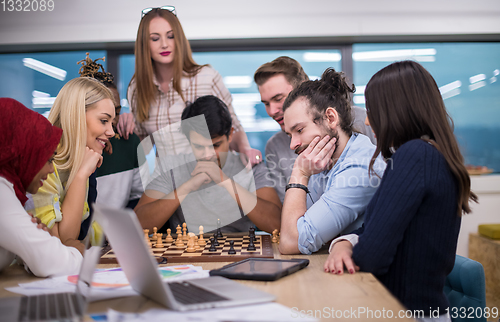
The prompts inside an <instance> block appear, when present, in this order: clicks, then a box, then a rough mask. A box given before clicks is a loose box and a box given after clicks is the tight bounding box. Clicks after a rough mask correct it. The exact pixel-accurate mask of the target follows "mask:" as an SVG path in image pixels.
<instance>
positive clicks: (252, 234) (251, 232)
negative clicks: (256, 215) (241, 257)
mask: <svg viewBox="0 0 500 322" xmlns="http://www.w3.org/2000/svg"><path fill="white" fill-rule="evenodd" d="M248 237H249V239H250V240H251V241H253V242H255V241H256V240H257V239H256V238H255V227H250V229H249V230H248Z"/></svg>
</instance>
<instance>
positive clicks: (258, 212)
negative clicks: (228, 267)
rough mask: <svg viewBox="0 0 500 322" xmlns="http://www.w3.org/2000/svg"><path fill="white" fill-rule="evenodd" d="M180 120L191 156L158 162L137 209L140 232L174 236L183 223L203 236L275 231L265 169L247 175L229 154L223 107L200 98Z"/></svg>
mask: <svg viewBox="0 0 500 322" xmlns="http://www.w3.org/2000/svg"><path fill="white" fill-rule="evenodd" d="M181 120H182V121H181V125H180V130H181V132H182V133H183V134H184V135H185V136H186V137H187V139H188V140H189V143H190V145H191V148H192V151H193V153H189V154H180V155H176V156H171V157H169V158H167V159H166V160H157V164H158V167H159V168H161V170H159V171H157V172H155V178H154V179H153V180H152V181H151V182H150V183H149V184H148V186H147V188H146V191H145V193H144V194H143V195H142V197H141V199H140V200H139V203H138V204H137V207H136V208H135V212H136V213H137V216H138V218H139V221H140V222H141V225H142V227H143V228H148V229H150V230H151V229H152V228H153V227H162V228H160V229H159V231H160V232H163V231H165V230H166V229H167V228H171V229H173V230H174V231H175V228H176V227H177V225H182V223H183V222H186V224H187V228H188V230H189V231H191V232H195V233H198V227H199V226H200V225H202V226H204V228H205V231H206V232H210V231H213V230H216V229H217V228H221V230H222V232H238V231H248V229H249V228H250V227H252V226H254V225H255V226H257V227H258V228H259V229H261V230H264V231H267V232H272V231H273V230H274V229H278V228H279V227H280V215H281V202H280V201H279V198H278V195H277V194H276V191H275V190H274V188H273V187H272V182H270V181H269V179H268V174H267V172H268V170H267V168H266V166H265V165H264V163H260V164H257V165H255V166H254V167H253V168H252V169H251V170H250V169H248V167H246V165H244V164H243V163H242V162H241V158H240V157H239V156H238V155H237V154H236V153H234V152H232V151H229V143H230V142H231V139H232V136H233V128H232V121H231V114H230V113H229V110H228V108H227V107H226V105H225V104H224V102H223V101H221V100H220V99H219V98H217V97H215V96H212V95H207V96H202V97H200V98H198V99H196V101H194V102H193V103H192V104H190V105H188V106H187V107H186V108H185V109H184V111H183V113H182V117H181ZM219 220H220V222H219ZM167 221H168V222H167ZM218 225H220V226H221V227H218Z"/></svg>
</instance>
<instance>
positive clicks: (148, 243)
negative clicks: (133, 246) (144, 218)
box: [143, 229, 152, 248]
mask: <svg viewBox="0 0 500 322" xmlns="http://www.w3.org/2000/svg"><path fill="white" fill-rule="evenodd" d="M143 231H144V239H145V240H146V245H148V246H149V248H151V247H152V244H151V240H150V239H149V229H144V230H143Z"/></svg>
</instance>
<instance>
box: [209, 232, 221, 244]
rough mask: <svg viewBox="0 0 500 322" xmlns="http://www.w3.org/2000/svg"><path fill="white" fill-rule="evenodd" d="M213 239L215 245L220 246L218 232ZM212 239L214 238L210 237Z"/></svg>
mask: <svg viewBox="0 0 500 322" xmlns="http://www.w3.org/2000/svg"><path fill="white" fill-rule="evenodd" d="M213 239H214V245H215V246H219V245H220V244H219V241H218V240H217V233H214V237H213ZM210 241H212V238H210Z"/></svg>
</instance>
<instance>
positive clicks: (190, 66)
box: [130, 8, 206, 122]
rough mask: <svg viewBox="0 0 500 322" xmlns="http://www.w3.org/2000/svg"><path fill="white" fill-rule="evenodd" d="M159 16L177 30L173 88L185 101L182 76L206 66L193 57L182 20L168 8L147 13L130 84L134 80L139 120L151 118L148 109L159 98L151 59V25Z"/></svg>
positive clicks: (174, 31)
mask: <svg viewBox="0 0 500 322" xmlns="http://www.w3.org/2000/svg"><path fill="white" fill-rule="evenodd" d="M156 17H161V18H163V19H165V20H166V21H167V22H168V23H169V24H170V26H171V27H172V31H173V33H174V42H175V49H174V76H173V82H172V87H173V88H174V90H175V91H176V92H177V93H179V95H180V96H181V98H182V100H183V101H185V99H184V95H183V94H182V89H181V79H182V76H183V75H188V76H194V75H196V74H197V73H198V72H199V71H200V69H201V68H202V67H203V66H206V65H198V64H197V63H196V62H195V61H194V59H193V56H192V51H191V46H190V44H189V41H188V40H187V38H186V35H185V34H184V30H182V26H181V23H180V22H179V19H177V17H176V16H175V15H174V14H172V13H171V12H170V11H168V10H164V9H160V8H156V9H153V10H151V11H150V12H149V13H148V14H146V15H145V16H144V17H143V18H142V20H141V22H140V24H139V29H138V31H137V39H136V41H135V74H134V76H132V80H131V81H130V83H132V82H133V81H135V85H136V86H135V90H134V92H133V93H132V101H133V103H132V102H130V104H135V105H136V106H137V112H136V119H137V121H138V122H144V121H146V120H147V119H149V108H150V106H151V104H153V103H155V102H156V100H157V97H158V90H157V88H156V86H155V84H154V83H153V76H154V66H153V61H152V59H151V49H150V47H149V24H150V23H151V20H153V19H154V18H156Z"/></svg>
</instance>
